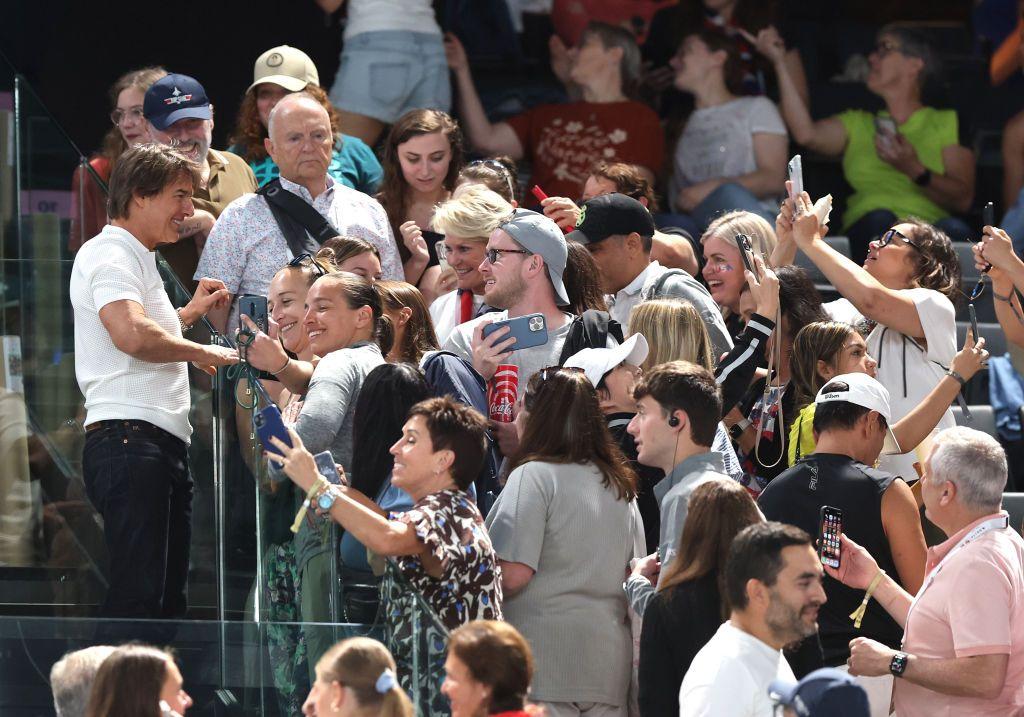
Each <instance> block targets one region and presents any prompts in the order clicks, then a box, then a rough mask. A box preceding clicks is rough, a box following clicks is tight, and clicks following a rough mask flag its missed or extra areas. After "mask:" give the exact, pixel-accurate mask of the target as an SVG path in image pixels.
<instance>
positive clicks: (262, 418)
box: [253, 405, 292, 455]
mask: <svg viewBox="0 0 1024 717" xmlns="http://www.w3.org/2000/svg"><path fill="white" fill-rule="evenodd" d="M253 423H255V424H256V436H257V437H258V438H259V439H260V443H261V444H263V447H264V448H265V449H267V450H268V451H270V452H271V453H277V454H278V455H281V452H280V451H279V450H277V449H276V448H275V447H274V445H273V444H272V443H271V442H270V437H271V436H273V437H274V438H277V439H278V440H280V441H281V442H282V443H284V444H285V445H286V446H288V447H291V445H292V439H291V438H290V437H289V436H288V429H287V428H285V425H284V420H283V419H282V418H281V411H280V410H278V408H277V406H274V405H270V406H267V407H266V408H263V409H260V410H259V411H258V412H257V413H256V415H255V416H253Z"/></svg>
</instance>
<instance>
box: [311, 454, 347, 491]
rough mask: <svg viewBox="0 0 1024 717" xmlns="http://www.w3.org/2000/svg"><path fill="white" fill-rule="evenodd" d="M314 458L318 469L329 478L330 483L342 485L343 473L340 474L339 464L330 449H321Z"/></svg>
mask: <svg viewBox="0 0 1024 717" xmlns="http://www.w3.org/2000/svg"><path fill="white" fill-rule="evenodd" d="M313 460H314V461H316V470H317V472H318V473H320V475H322V476H323V477H324V478H326V479H327V481H328V482H329V483H333V484H334V485H341V475H339V474H338V466H337V465H336V464H335V462H334V456H332V455H331V452H330V451H320V452H319V453H317V454H316V455H315V456H313Z"/></svg>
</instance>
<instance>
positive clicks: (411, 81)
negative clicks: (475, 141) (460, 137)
mask: <svg viewBox="0 0 1024 717" xmlns="http://www.w3.org/2000/svg"><path fill="white" fill-rule="evenodd" d="M330 97H331V102H332V103H333V104H334V105H335V106H337V107H339V108H340V109H343V110H345V111H346V112H354V113H356V114H361V115H366V116H367V117H373V118H374V119H378V120H380V121H381V122H384V123H387V124H391V123H392V122H394V121H395V120H396V119H398V118H399V117H401V116H402V115H403V114H405V113H406V112H408V111H409V110H411V109H418V108H430V109H439V110H444V111H445V112H447V111H448V110H449V109H450V108H451V104H452V88H451V81H450V78H449V75H448V62H447V60H446V59H445V55H444V44H443V43H442V40H441V36H440V35H434V34H430V33H423V32H407V31H404V30H387V31H379V32H363V33H360V34H358V35H355V36H354V37H350V38H349V39H347V40H346V41H345V46H344V48H343V49H342V51H341V67H340V69H339V70H338V76H337V77H336V78H335V79H334V86H333V87H331V93H330Z"/></svg>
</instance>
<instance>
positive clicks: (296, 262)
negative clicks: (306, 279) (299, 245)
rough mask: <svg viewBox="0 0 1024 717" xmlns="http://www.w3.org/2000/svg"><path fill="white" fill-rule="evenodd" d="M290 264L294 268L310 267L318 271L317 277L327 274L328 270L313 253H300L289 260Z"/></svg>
mask: <svg viewBox="0 0 1024 717" xmlns="http://www.w3.org/2000/svg"><path fill="white" fill-rule="evenodd" d="M288 266H290V267H292V268H293V269H305V268H306V267H309V268H310V269H312V270H313V271H315V272H316V274H317V278H319V277H321V276H326V275H327V270H326V269H324V268H323V267H322V266H320V263H319V262H317V261H316V260H315V259H313V256H312V255H311V254H299V255H298V256H297V257H295V258H294V259H292V260H291V261H290V262H288Z"/></svg>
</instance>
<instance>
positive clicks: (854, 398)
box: [814, 373, 903, 455]
mask: <svg viewBox="0 0 1024 717" xmlns="http://www.w3.org/2000/svg"><path fill="white" fill-rule="evenodd" d="M836 401H842V402H845V403H852V404H854V405H855V406H862V407H864V408H866V409H868V410H869V411H877V412H878V413H879V415H881V416H882V418H884V419H885V424H886V436H885V444H884V445H883V446H882V453H883V454H885V455H899V454H901V453H903V450H901V449H900V444H899V441H897V440H896V436H895V435H894V434H893V432H892V409H891V408H889V391H888V389H887V388H886V387H885V386H883V385H882V384H881V383H879V382H878V380H877V379H875V378H872V377H871V376H869V375H868V374H866V373H844V374H841V375H839V376H833V377H832V378H831V379H830V380H829V381H828V383H826V384H825V385H824V386H823V387H822V389H821V390H820V391H818V395H817V396H815V397H814V403H815V404H819V403H832V402H836Z"/></svg>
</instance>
